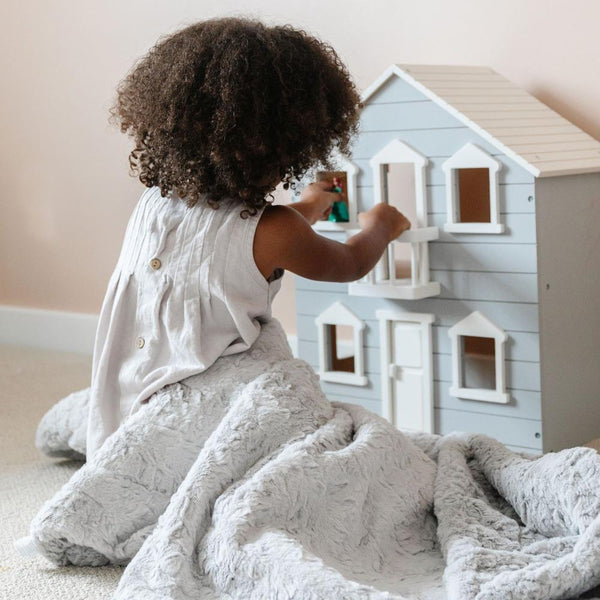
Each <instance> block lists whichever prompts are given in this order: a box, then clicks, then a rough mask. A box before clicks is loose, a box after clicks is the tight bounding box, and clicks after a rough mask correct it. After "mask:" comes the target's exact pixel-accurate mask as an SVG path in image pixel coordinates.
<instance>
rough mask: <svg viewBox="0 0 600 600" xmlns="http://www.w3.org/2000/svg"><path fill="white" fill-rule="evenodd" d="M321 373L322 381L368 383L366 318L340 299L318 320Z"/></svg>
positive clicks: (352, 383)
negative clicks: (365, 360) (366, 368)
mask: <svg viewBox="0 0 600 600" xmlns="http://www.w3.org/2000/svg"><path fill="white" fill-rule="evenodd" d="M315 323H316V324H317V328H318V329H317V333H318V346H319V376H320V377H321V379H322V380H323V381H329V382H333V383H344V384H348V385H367V378H366V377H365V367H364V341H363V334H364V329H365V323H364V321H361V320H360V319H359V318H358V317H357V316H356V315H355V314H354V313H353V312H352V311H351V310H350V309H349V308H347V307H346V306H344V305H343V304H342V303H341V302H334V303H333V304H332V305H331V306H330V307H329V308H328V309H326V310H325V311H324V312H322V313H321V314H320V315H319V316H318V317H317V318H316V319H315Z"/></svg>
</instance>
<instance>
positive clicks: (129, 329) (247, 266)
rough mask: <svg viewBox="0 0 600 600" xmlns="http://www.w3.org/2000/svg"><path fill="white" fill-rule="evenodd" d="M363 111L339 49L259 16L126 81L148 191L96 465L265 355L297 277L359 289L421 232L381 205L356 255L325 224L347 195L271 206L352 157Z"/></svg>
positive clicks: (214, 25) (96, 376)
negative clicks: (137, 431) (287, 289)
mask: <svg viewBox="0 0 600 600" xmlns="http://www.w3.org/2000/svg"><path fill="white" fill-rule="evenodd" d="M358 108H359V95H358V93H357V91H356V88H355V86H354V84H353V83H352V81H351V79H350V77H349V74H348V72H347V69H346V68H345V67H344V65H343V64H342V63H341V61H340V60H339V58H338V56H337V55H336V53H335V51H334V50H333V49H332V48H331V47H330V46H329V45H327V44H325V43H323V42H321V41H319V40H318V39H316V38H314V37H312V36H310V35H308V34H307V33H306V32H304V31H300V30H296V29H294V28H292V27H290V26H288V25H283V26H273V27H269V26H267V25H265V24H263V23H260V22H258V21H253V20H246V19H236V18H226V19H214V20H210V21H204V22H200V23H196V24H194V25H191V26H189V27H186V28H184V29H182V30H181V31H178V32H176V33H175V34H173V35H171V36H168V37H166V38H163V39H162V40H160V41H159V42H158V43H157V44H156V45H155V46H154V47H153V48H152V49H151V50H150V51H149V52H148V54H147V55H146V56H145V57H143V58H142V59H141V60H140V61H138V62H137V63H136V65H135V67H134V68H133V69H132V70H131V72H130V73H129V74H128V75H127V77H126V78H125V79H124V80H123V81H122V82H121V84H120V86H119V89H118V95H117V101H116V103H115V105H114V107H113V109H112V115H113V118H114V120H115V121H116V122H117V123H118V124H119V126H120V129H121V131H122V132H123V133H127V134H129V135H130V136H131V137H132V138H133V141H134V148H133V150H132V151H131V153H130V156H129V162H130V167H131V169H132V172H133V174H135V175H137V176H138V178H139V180H140V181H141V182H142V183H143V184H144V185H145V186H146V187H147V188H148V190H147V191H146V192H145V193H144V194H143V195H142V197H141V199H140V201H139V203H138V205H137V206H136V208H135V210H134V212H133V214H132V216H131V219H130V222H129V225H128V227H127V232H126V235H125V242H124V244H123V249H122V252H121V256H120V258H119V261H118V264H117V268H116V269H115V272H114V273H113V276H112V277H111V279H110V282H109V285H108V290H107V293H106V297H105V300H104V304H103V306H102V311H101V316H100V322H99V325H98V331H97V338H96V344H95V348H94V361H93V373H92V387H91V399H90V411H89V421H88V431H87V434H88V435H87V455H88V457H90V456H92V455H93V454H94V452H95V451H96V450H97V449H98V448H99V447H100V445H101V444H102V443H103V441H104V440H105V439H106V437H107V436H108V435H110V434H111V433H112V432H113V431H115V430H116V429H117V428H118V427H119V425H120V423H121V422H122V420H123V419H124V418H126V417H127V416H128V415H129V414H130V413H131V411H132V410H135V408H136V407H137V406H139V404H140V403H141V402H143V401H145V400H146V399H148V398H149V397H150V395H151V394H152V393H154V392H156V391H157V390H159V389H160V388H161V387H162V386H164V385H167V384H169V383H174V382H176V381H179V380H181V379H184V378H186V377H189V376H191V375H194V374H196V373H199V372H201V371H203V370H205V369H207V368H208V367H209V366H210V365H211V364H213V363H214V361H215V360H216V359H217V358H218V357H219V356H222V355H225V354H233V353H236V352H241V351H243V350H245V349H247V348H249V347H250V346H251V345H252V343H253V342H254V340H255V339H256V338H257V336H258V332H259V328H260V323H261V321H264V320H266V319H268V318H269V317H270V313H271V300H272V299H273V296H274V295H275V293H276V292H277V290H278V289H279V286H280V282H279V281H273V282H272V283H269V281H271V280H272V279H273V278H275V279H277V278H278V277H280V276H281V273H282V270H283V269H286V270H290V271H292V272H294V273H297V274H299V275H302V276H304V277H308V278H311V279H320V280H329V281H350V280H352V279H356V278H359V277H361V276H362V275H363V274H365V273H366V272H367V271H368V270H369V269H371V268H372V267H373V266H374V264H375V262H376V261H377V259H378V258H379V257H380V256H381V253H382V252H383V250H384V248H385V246H386V245H387V243H388V242H389V241H391V240H392V239H394V238H395V237H397V236H398V235H400V233H401V232H402V231H403V230H404V229H406V227H407V226H408V221H406V219H404V217H402V215H400V213H398V212H397V211H395V209H393V208H392V207H389V206H387V205H380V206H379V207H376V208H374V209H372V210H371V211H369V213H367V214H366V215H362V216H361V225H362V227H363V231H362V232H361V233H359V234H357V235H355V236H353V237H352V238H351V239H350V240H348V242H347V244H342V243H339V242H335V241H333V240H329V239H327V238H324V237H321V236H318V235H317V234H316V233H315V232H314V231H313V230H312V228H311V227H310V223H312V222H315V221H316V220H318V219H320V218H322V217H323V216H324V214H326V212H327V210H330V209H331V206H332V203H333V202H334V200H335V198H336V197H337V194H335V193H334V192H332V191H328V189H329V188H328V187H327V184H326V183H324V182H320V184H314V185H313V186H309V187H308V194H307V195H306V196H305V195H304V192H303V197H304V199H303V201H301V202H298V203H295V204H294V209H295V210H292V209H291V208H287V207H283V206H275V207H270V206H269V205H268V200H267V198H268V196H269V194H270V193H271V192H272V191H273V190H274V189H275V187H276V186H277V185H278V184H279V183H281V182H283V183H284V187H287V186H289V184H290V182H292V181H293V180H294V179H295V178H297V177H299V176H301V175H302V174H303V173H305V172H306V170H307V169H308V168H309V167H312V166H314V165H315V164H319V163H324V162H326V161H327V159H328V157H329V156H330V154H331V152H332V150H333V149H334V148H337V149H338V150H339V151H341V152H342V153H343V152H347V151H348V150H349V145H350V141H351V139H352V136H353V134H354V133H355V131H356V130H357V124H358ZM319 185H320V186H321V187H319ZM244 217H245V218H244ZM255 232H256V235H255ZM255 261H256V262H255Z"/></svg>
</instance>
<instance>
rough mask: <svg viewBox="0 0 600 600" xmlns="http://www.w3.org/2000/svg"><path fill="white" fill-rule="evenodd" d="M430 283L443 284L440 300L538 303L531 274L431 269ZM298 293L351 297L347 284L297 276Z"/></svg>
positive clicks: (535, 285) (536, 288)
mask: <svg viewBox="0 0 600 600" xmlns="http://www.w3.org/2000/svg"><path fill="white" fill-rule="evenodd" d="M431 280H432V281H438V282H439V283H440V284H441V285H442V293H441V294H440V297H441V298H452V299H463V300H490V301H498V302H537V294H538V287H537V275H534V274H529V273H501V274H497V273H493V272H492V273H483V272H477V271H441V270H434V269H432V270H431ZM295 281H296V289H297V290H308V291H310V290H313V291H316V292H332V293H335V294H339V295H340V296H342V302H343V297H344V296H346V295H347V294H348V284H347V283H330V282H321V281H311V280H309V279H304V278H300V277H298V278H297V279H296V280H295Z"/></svg>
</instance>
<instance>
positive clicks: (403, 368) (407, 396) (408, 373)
mask: <svg viewBox="0 0 600 600" xmlns="http://www.w3.org/2000/svg"><path fill="white" fill-rule="evenodd" d="M409 315H410V316H409ZM403 317H404V318H394V319H386V323H385V324H384V325H383V326H382V332H384V338H387V339H384V340H383V342H384V344H383V348H382V350H383V352H384V362H385V361H387V368H386V369H385V371H384V373H385V375H384V380H385V385H384V398H383V401H384V411H383V412H384V415H385V416H387V417H388V418H389V419H390V421H391V422H392V423H393V424H394V425H395V426H396V427H398V428H399V429H412V430H416V431H426V432H433V399H432V379H433V378H432V355H431V321H432V320H433V319H432V316H431V315H416V314H410V313H408V314H406V315H403ZM386 346H387V348H386ZM382 366H383V365H382ZM386 396H387V397H386ZM386 404H387V407H386ZM386 413H387V414H386Z"/></svg>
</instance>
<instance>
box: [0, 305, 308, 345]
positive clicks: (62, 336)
mask: <svg viewBox="0 0 600 600" xmlns="http://www.w3.org/2000/svg"><path fill="white" fill-rule="evenodd" d="M97 326H98V315H93V314H87V313H76V312H65V311H60V310H43V309H39V308H22V307H20V306H0V344H15V345H17V346H35V347H36V348H44V349H46V350H59V351H61V352H77V353H79V354H92V353H93V352H94V339H95V337H96V328H97ZM288 342H289V344H290V346H291V348H292V352H293V353H294V356H298V337H297V336H295V335H288Z"/></svg>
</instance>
